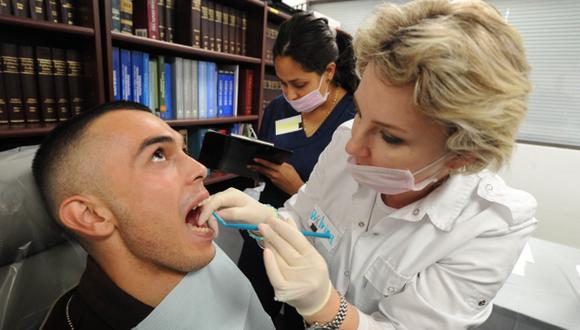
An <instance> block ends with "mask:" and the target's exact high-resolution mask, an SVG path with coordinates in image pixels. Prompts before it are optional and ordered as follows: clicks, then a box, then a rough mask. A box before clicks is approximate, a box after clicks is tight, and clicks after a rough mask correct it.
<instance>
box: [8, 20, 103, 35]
mask: <svg viewBox="0 0 580 330" xmlns="http://www.w3.org/2000/svg"><path fill="white" fill-rule="evenodd" d="M1 26H14V27H23V28H27V29H33V30H37V31H44V32H58V33H66V34H72V35H77V36H84V37H94V36H95V30H94V29H92V28H88V27H83V26H77V25H68V24H62V23H52V22H47V21H37V20H33V19H30V18H25V17H16V16H4V15H0V27H1ZM2 30H4V29H3V28H2Z"/></svg>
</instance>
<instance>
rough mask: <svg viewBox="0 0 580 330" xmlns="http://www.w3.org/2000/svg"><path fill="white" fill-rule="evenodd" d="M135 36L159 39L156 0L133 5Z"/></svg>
mask: <svg viewBox="0 0 580 330" xmlns="http://www.w3.org/2000/svg"><path fill="white" fill-rule="evenodd" d="M133 26H134V28H135V35H137V36H141V37H147V38H151V39H159V35H158V28H159V11H158V7H157V0H139V1H135V3H134V4H133Z"/></svg>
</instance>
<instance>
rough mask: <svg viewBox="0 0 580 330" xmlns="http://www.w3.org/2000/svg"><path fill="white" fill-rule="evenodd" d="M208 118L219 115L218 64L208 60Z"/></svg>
mask: <svg viewBox="0 0 580 330" xmlns="http://www.w3.org/2000/svg"><path fill="white" fill-rule="evenodd" d="M206 74H207V80H206V82H207V84H208V85H207V118H216V117H217V66H216V64H215V63H213V62H207V67H206Z"/></svg>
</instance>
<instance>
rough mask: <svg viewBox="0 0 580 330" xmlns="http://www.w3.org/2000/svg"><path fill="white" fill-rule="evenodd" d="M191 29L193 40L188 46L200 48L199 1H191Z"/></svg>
mask: <svg viewBox="0 0 580 330" xmlns="http://www.w3.org/2000/svg"><path fill="white" fill-rule="evenodd" d="M191 10H192V13H191V27H192V31H193V40H192V42H191V43H188V45H192V46H193V47H195V48H201V0H192V1H191Z"/></svg>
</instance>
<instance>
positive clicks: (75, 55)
mask: <svg viewBox="0 0 580 330" xmlns="http://www.w3.org/2000/svg"><path fill="white" fill-rule="evenodd" d="M66 63H67V68H68V71H67V76H68V87H69V89H68V90H69V95H70V109H71V112H72V115H73V116H75V115H78V114H80V113H81V112H83V110H84V103H85V100H84V97H83V79H82V77H83V72H82V67H83V66H82V63H81V55H80V53H79V51H78V50H74V49H72V50H71V49H69V50H67V51H66Z"/></svg>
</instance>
